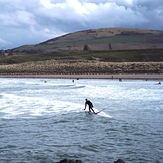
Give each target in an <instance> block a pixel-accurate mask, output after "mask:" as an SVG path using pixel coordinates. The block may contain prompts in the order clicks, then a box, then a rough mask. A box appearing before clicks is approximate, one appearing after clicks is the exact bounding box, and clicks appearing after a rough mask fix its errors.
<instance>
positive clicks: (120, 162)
mask: <svg viewBox="0 0 163 163" xmlns="http://www.w3.org/2000/svg"><path fill="white" fill-rule="evenodd" d="M54 163H82V161H81V160H69V159H63V160H61V161H59V162H54ZM114 163H125V161H123V160H122V159H118V160H117V161H114Z"/></svg>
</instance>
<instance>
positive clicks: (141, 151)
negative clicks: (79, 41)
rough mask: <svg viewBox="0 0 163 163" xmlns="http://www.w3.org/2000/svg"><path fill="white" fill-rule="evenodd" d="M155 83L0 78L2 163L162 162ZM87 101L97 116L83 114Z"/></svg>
mask: <svg viewBox="0 0 163 163" xmlns="http://www.w3.org/2000/svg"><path fill="white" fill-rule="evenodd" d="M156 82H157V81H147V82H144V81H141V80H123V81H122V82H119V81H117V80H86V79H81V80H75V82H74V83H73V82H72V80H70V79H0V162H2V163H18V162H19V163H20V162H22V163H52V162H55V161H59V160H61V159H64V158H68V159H81V160H82V161H83V162H85V163H112V162H113V161H115V160H117V159H118V158H121V159H123V160H125V161H126V163H147V162H148V163H162V162H163V86H162V85H155V83H156ZM85 98H88V99H90V100H91V101H92V102H93V104H94V106H95V108H96V109H95V110H96V111H97V110H101V109H105V110H104V112H102V113H100V114H98V115H90V114H88V113H85V112H84V111H83V108H84V102H85Z"/></svg>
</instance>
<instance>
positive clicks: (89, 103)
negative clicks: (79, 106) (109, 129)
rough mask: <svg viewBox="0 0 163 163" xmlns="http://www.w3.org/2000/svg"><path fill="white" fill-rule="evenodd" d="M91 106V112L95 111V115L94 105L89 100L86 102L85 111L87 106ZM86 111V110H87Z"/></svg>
mask: <svg viewBox="0 0 163 163" xmlns="http://www.w3.org/2000/svg"><path fill="white" fill-rule="evenodd" d="M87 105H88V106H89V112H91V110H92V111H93V113H95V112H94V110H93V109H92V108H93V104H92V102H91V101H89V100H87V101H86V102H85V109H86V106H87ZM85 109H84V110H85Z"/></svg>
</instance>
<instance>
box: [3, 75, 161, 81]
mask: <svg viewBox="0 0 163 163" xmlns="http://www.w3.org/2000/svg"><path fill="white" fill-rule="evenodd" d="M0 78H47V79H48V78H54V79H111V80H113V79H133V80H136V79H138V80H162V79H163V74H82V75H71V74H69V75H65V74H59V75H57V74H55V75H53V74H52V75H49V74H46V75H44V74H41V75H40V74H24V75H23V74H20V75H15V74H13V75H0Z"/></svg>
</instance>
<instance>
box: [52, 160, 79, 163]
mask: <svg viewBox="0 0 163 163" xmlns="http://www.w3.org/2000/svg"><path fill="white" fill-rule="evenodd" d="M54 163H82V161H81V160H68V159H63V160H61V161H59V162H54Z"/></svg>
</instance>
